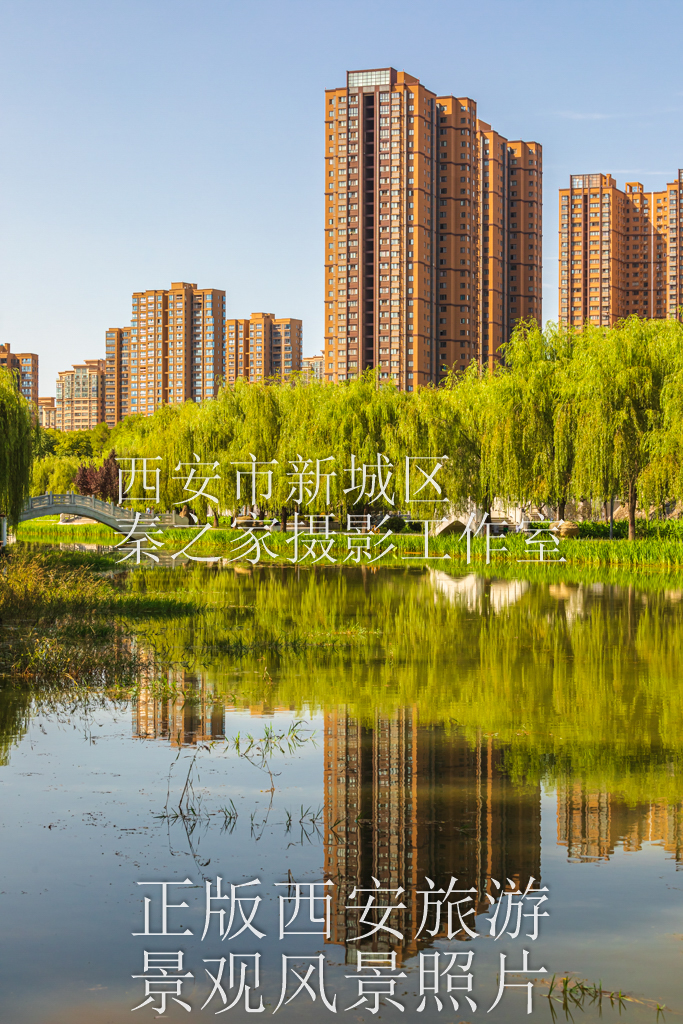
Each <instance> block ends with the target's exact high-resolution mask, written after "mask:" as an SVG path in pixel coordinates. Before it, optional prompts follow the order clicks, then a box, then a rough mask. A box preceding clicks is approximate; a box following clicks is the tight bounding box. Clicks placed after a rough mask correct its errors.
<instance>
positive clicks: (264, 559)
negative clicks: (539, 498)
mask: <svg viewBox="0 0 683 1024" xmlns="http://www.w3.org/2000/svg"><path fill="white" fill-rule="evenodd" d="M641 528H642V530H643V533H644V534H645V535H644V536H643V537H642V538H638V539H637V540H634V541H629V540H624V539H615V540H612V541H610V540H608V539H593V538H586V537H579V538H576V539H565V540H561V541H560V544H559V547H558V549H557V551H555V550H553V548H552V544H551V545H550V546H549V545H548V544H546V545H545V550H544V560H545V562H547V564H548V565H549V564H550V561H551V560H552V561H558V559H559V558H564V559H565V562H564V563H560V564H562V565H567V566H569V565H571V566H575V567H586V568H588V567H590V568H599V567H614V568H617V567H620V568H633V569H637V568H648V569H654V570H662V571H669V570H672V569H683V531H681V529H680V528H679V524H678V523H675V524H671V525H669V524H664V525H662V524H658V523H650V524H648V523H643V524H642V526H641ZM198 533H199V529H191V530H184V529H183V530H167V531H165V532H164V533H162V534H158V535H155V536H156V537H157V538H158V539H159V540H161V541H162V546H161V547H160V548H159V549H158V553H159V554H161V555H166V556H172V555H174V554H175V555H177V554H178V553H179V552H181V551H182V549H183V548H184V547H186V546H187V545H189V543H190V541H191V540H192V538H194V537H196V536H197V535H198ZM546 536H547V535H546ZM540 539H541V538H540V537H537V538H533V537H528V538H525V537H524V536H522V535H518V534H509V535H508V536H507V537H504V538H495V539H494V538H491V543H490V560H491V564H492V565H495V566H496V567H499V568H502V567H503V566H510V565H519V566H520V567H521V566H523V565H525V564H526V565H533V564H534V563H536V564H538V563H539V560H540V550H539V541H540ZM17 540H19V541H25V542H27V543H32V544H53V545H54V544H97V545H112V548H113V546H114V545H118V544H119V543H120V542H121V540H122V537H121V535H120V534H117V533H115V531H114V530H111V529H110V528H109V527H106V526H100V525H96V524H93V525H74V526H71V525H69V524H60V523H57V522H54V521H50V522H47V523H42V522H41V523H39V522H36V521H35V520H34V521H32V522H30V523H25V524H21V525H20V526H19V528H18V531H17ZM527 541H528V542H527ZM146 547H147V548H148V549H149V550H150V551H151V552H152V553H154V552H156V550H157V549H154V548H153V547H152V545H151V544H148V545H146ZM296 548H297V540H296V539H295V538H294V535H293V534H292V533H287V534H282V533H275V534H273V533H268V532H263V531H255V532H254V534H253V535H248V534H245V533H244V532H243V531H240V530H232V529H229V528H219V529H214V528H212V529H211V530H209V531H207V533H206V534H205V535H204V536H203V537H202V538H201V539H200V540H198V541H197V542H196V543H195V544H193V545H192V547H191V548H189V549H188V554H189V555H191V556H194V557H196V558H212V557H216V558H220V559H221V561H225V562H228V563H234V564H237V565H245V566H248V565H251V564H256V563H257V562H258V563H259V564H265V565H292V564H295V563H296V564H300V565H316V566H333V565H347V566H353V565H382V566H393V567H397V566H401V565H403V566H405V565H406V564H408V565H412V566H419V565H425V564H431V565H432V566H433V567H436V566H437V560H438V561H441V562H442V567H443V568H445V569H447V567H448V563H449V562H451V563H454V564H457V565H458V566H459V567H462V566H464V565H467V564H468V561H467V559H468V555H467V546H466V543H465V541H464V540H461V539H460V537H459V536H458V535H454V534H451V535H449V536H446V537H430V538H429V541H428V548H427V555H428V558H425V538H424V536H423V535H422V534H418V533H413V532H411V533H408V532H403V533H400V534H393V535H390V536H389V535H382V536H380V535H379V534H357V535H355V536H350V535H345V534H338V533H336V534H330V536H329V537H325V536H324V535H323V534H318V535H316V536H315V538H311V537H304V536H303V535H300V536H299V538H298V551H297V550H296ZM504 548H506V549H507V550H502V549H504ZM124 557H125V553H124V552H122V551H112V559H113V564H114V563H116V562H118V561H120V560H121V559H123V558H124ZM142 557H143V562H148V563H149V564H151V565H154V564H156V563H155V562H154V560H153V559H151V558H147V557H145V556H144V555H143V556H142ZM180 558H181V559H183V560H184V556H180ZM486 558H487V553H486V541H485V540H482V539H481V538H476V539H474V540H473V541H472V544H471V549H470V559H471V564H476V565H477V566H478V567H480V566H481V565H482V564H486ZM121 564H123V565H124V566H128V565H130V564H131V561H130V558H129V559H128V561H126V562H122V563H121Z"/></svg>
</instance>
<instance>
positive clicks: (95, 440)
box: [86, 423, 111, 455]
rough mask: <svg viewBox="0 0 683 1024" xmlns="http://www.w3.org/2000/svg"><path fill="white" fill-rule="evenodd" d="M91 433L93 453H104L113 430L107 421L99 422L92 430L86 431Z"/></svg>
mask: <svg viewBox="0 0 683 1024" xmlns="http://www.w3.org/2000/svg"><path fill="white" fill-rule="evenodd" d="M86 433H89V434H90V444H91V446H92V451H93V455H102V454H103V453H104V450H105V448H107V447H108V445H109V437H110V434H111V430H110V429H109V427H108V426H107V424H106V423H98V424H97V426H96V427H94V428H93V429H92V430H91V431H86Z"/></svg>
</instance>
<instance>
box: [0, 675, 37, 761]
mask: <svg viewBox="0 0 683 1024" xmlns="http://www.w3.org/2000/svg"><path fill="white" fill-rule="evenodd" d="M30 704H31V698H30V696H29V695H28V693H26V692H25V691H23V690H19V689H14V688H13V687H9V686H8V687H2V688H0V765H6V764H9V759H10V751H11V750H12V747H14V746H17V745H18V743H19V742H20V740H21V738H22V736H24V735H25V733H26V730H27V729H28V723H29V720H30Z"/></svg>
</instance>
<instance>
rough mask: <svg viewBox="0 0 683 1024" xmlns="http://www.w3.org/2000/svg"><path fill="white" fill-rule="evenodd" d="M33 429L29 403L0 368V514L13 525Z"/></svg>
mask: <svg viewBox="0 0 683 1024" xmlns="http://www.w3.org/2000/svg"><path fill="white" fill-rule="evenodd" d="M33 432H34V426H33V419H32V416H31V407H30V405H29V403H28V402H27V401H26V399H25V398H23V397H22V396H21V395H20V394H19V391H18V389H17V385H16V381H15V378H14V375H13V374H12V373H11V372H10V371H9V370H5V369H0V515H4V516H6V517H7V518H8V520H9V522H10V523H12V524H13V525H16V523H18V521H19V516H20V514H21V509H22V506H23V504H24V502H25V500H26V498H27V497H28V495H29V479H30V473H31V458H32V451H33Z"/></svg>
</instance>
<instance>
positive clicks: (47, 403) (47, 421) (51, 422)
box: [38, 397, 57, 430]
mask: <svg viewBox="0 0 683 1024" xmlns="http://www.w3.org/2000/svg"><path fill="white" fill-rule="evenodd" d="M38 422H39V423H40V425H41V427H45V428H46V429H52V430H55V429H56V428H57V407H56V405H55V400H54V398H52V397H50V398H39V399H38Z"/></svg>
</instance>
